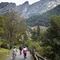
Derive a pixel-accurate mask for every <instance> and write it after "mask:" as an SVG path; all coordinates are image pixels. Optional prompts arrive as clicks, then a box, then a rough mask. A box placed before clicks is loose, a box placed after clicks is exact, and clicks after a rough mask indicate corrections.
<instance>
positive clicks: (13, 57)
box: [12, 47, 17, 60]
mask: <svg viewBox="0 0 60 60" xmlns="http://www.w3.org/2000/svg"><path fill="white" fill-rule="evenodd" d="M16 53H17V49H16V47H14V48H13V50H12V60H15V57H16Z"/></svg>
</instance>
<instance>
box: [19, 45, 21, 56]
mask: <svg viewBox="0 0 60 60" xmlns="http://www.w3.org/2000/svg"><path fill="white" fill-rule="evenodd" d="M19 50H20V55H21V54H22V47H21V46H20V47H19Z"/></svg>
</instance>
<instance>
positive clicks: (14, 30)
mask: <svg viewBox="0 0 60 60" xmlns="http://www.w3.org/2000/svg"><path fill="white" fill-rule="evenodd" d="M4 17H6V19H4V24H3V25H4V31H5V33H4V37H5V39H6V40H7V41H8V44H9V45H10V47H11V45H14V44H15V43H16V42H17V38H18V36H19V35H21V34H23V33H24V32H25V31H26V25H25V22H24V18H23V17H21V16H19V15H18V14H17V13H16V12H14V11H12V12H7V13H5V14H4Z"/></svg>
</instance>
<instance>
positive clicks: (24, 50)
mask: <svg viewBox="0 0 60 60" xmlns="http://www.w3.org/2000/svg"><path fill="white" fill-rule="evenodd" d="M23 54H24V58H26V56H27V47H24V48H23Z"/></svg>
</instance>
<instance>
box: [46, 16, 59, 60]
mask: <svg viewBox="0 0 60 60" xmlns="http://www.w3.org/2000/svg"><path fill="white" fill-rule="evenodd" d="M46 38H47V39H46V44H47V45H49V46H51V47H52V49H51V51H52V52H53V53H52V54H50V52H49V57H50V56H52V57H50V58H51V60H59V59H58V57H57V56H60V48H59V47H60V16H54V17H52V18H51V25H50V27H49V29H48V30H47V35H46ZM56 55H57V56H56Z"/></svg>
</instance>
